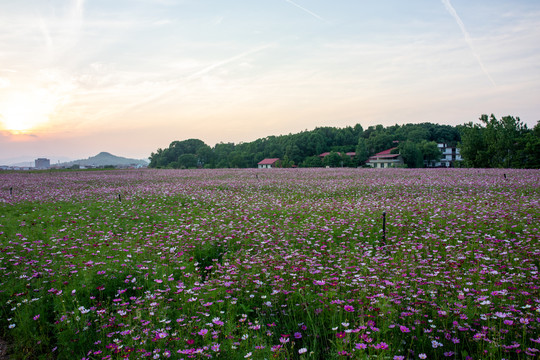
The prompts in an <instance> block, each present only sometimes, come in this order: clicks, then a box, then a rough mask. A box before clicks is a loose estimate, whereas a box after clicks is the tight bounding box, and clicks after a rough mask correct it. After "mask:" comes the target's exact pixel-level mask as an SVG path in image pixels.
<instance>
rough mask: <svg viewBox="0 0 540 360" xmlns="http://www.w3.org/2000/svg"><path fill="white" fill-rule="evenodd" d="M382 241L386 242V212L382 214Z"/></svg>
mask: <svg viewBox="0 0 540 360" xmlns="http://www.w3.org/2000/svg"><path fill="white" fill-rule="evenodd" d="M382 240H383V242H386V211H383V213H382Z"/></svg>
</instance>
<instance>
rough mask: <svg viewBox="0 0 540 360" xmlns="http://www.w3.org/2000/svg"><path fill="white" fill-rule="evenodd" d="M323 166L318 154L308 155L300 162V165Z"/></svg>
mask: <svg viewBox="0 0 540 360" xmlns="http://www.w3.org/2000/svg"><path fill="white" fill-rule="evenodd" d="M321 166H323V163H322V160H321V158H320V157H319V156H310V157H307V158H306V159H305V160H304V161H303V162H302V167H321Z"/></svg>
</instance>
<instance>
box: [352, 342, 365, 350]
mask: <svg viewBox="0 0 540 360" xmlns="http://www.w3.org/2000/svg"><path fill="white" fill-rule="evenodd" d="M354 348H355V349H357V350H365V349H366V348H367V345H366V344H363V343H358V344H356V345H355V346H354Z"/></svg>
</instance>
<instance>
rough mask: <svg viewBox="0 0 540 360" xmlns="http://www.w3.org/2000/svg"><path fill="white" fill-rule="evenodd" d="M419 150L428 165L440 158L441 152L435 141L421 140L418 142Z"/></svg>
mask: <svg viewBox="0 0 540 360" xmlns="http://www.w3.org/2000/svg"><path fill="white" fill-rule="evenodd" d="M420 150H421V151H422V156H423V158H424V163H425V164H427V166H428V167H429V166H432V165H433V164H434V163H436V162H438V161H440V160H441V157H442V153H441V150H440V149H439V148H438V147H437V143H436V142H435V141H426V140H423V141H422V142H421V143H420Z"/></svg>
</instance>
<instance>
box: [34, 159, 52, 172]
mask: <svg viewBox="0 0 540 360" xmlns="http://www.w3.org/2000/svg"><path fill="white" fill-rule="evenodd" d="M34 167H35V168H36V169H38V170H44V169H49V168H50V167H51V160H49V159H45V158H39V159H36V160H35V166H34Z"/></svg>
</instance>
